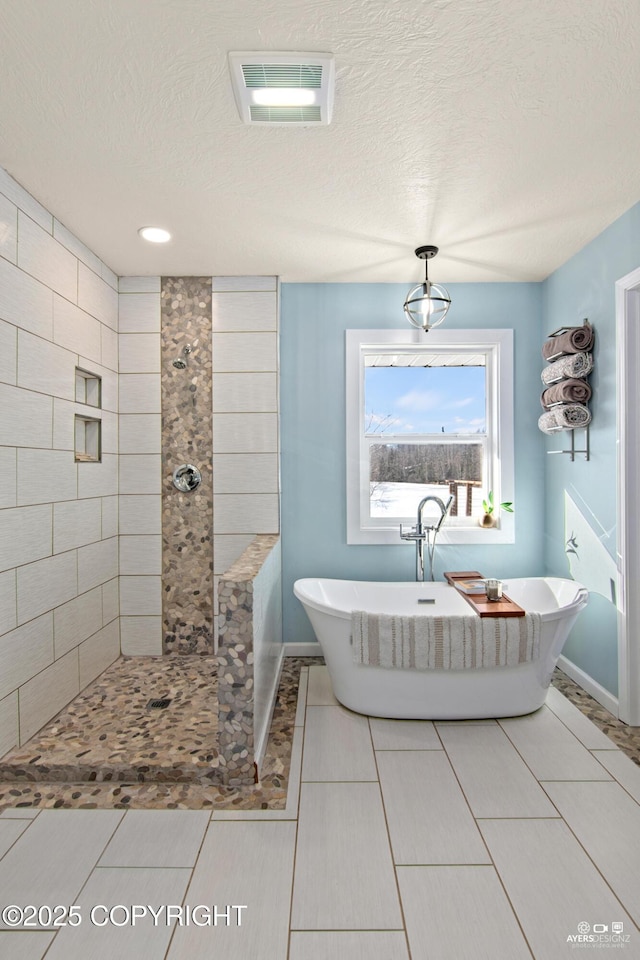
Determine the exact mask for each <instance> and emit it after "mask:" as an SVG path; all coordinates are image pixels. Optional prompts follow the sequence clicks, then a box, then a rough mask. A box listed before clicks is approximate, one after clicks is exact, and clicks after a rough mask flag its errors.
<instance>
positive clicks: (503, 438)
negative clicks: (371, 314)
mask: <svg viewBox="0 0 640 960" xmlns="http://www.w3.org/2000/svg"><path fill="white" fill-rule="evenodd" d="M393 346H395V347H398V348H401V347H402V348H407V347H408V348H410V349H411V351H412V352H418V351H419V350H420V348H423V349H428V350H429V351H432V350H433V348H434V347H436V348H438V350H439V351H440V352H446V351H447V350H448V351H451V352H460V350H465V351H466V350H469V351H470V352H474V353H484V354H485V356H486V395H487V413H488V423H487V433H488V434H489V436H490V437H491V438H492V440H491V445H492V446H493V449H492V450H490V451H489V456H488V480H489V484H490V487H491V489H492V490H493V494H494V499H495V502H496V503H501V502H503V501H505V500H506V501H514V500H515V495H514V462H513V399H514V398H513V330H486V329H485V330H431V331H430V332H429V333H428V334H424V333H423V332H422V331H420V330H415V331H414V330H347V331H346V404H347V423H346V428H347V429H346V434H347V543H349V544H362V543H370V544H391V545H394V546H397V545H398V544H399V543H401V542H402V541H401V540H400V534H399V530H400V521H399V520H398V521H397V522H395V521H394V522H393V523H392V524H390V522H389V521H388V520H384V519H381V520H378V519H377V518H371V517H369V498H370V486H369V442H370V441H369V438H367V437H366V436H365V432H364V420H365V409H364V404H365V397H364V376H365V355H366V354H371V353H384V352H390V351H389V348H390V347H393ZM385 438H386V437H385V434H381V435H380V438H379V440H378V442H384V441H385ZM414 439H419V438H413V437H411V436H409V435H407V437H406V441H407V442H411V441H412V440H414ZM485 493H486V491H485ZM417 506H418V504H417V503H416V509H417ZM407 519H408V520H411V521H413V522H414V523H415V517H411V518H407ZM466 519H467V523H466V524H464V523H463V522H461V521H462V518H458V520H456V522H455V524H454V523H449V522H447V521H445V523H444V524H443V526H442V528H441V530H440V532H439V534H438V542H439V543H440V544H478V543H482V544H486V545H490V544H491V545H492V544H496V543H514V542H515V523H514V516H513V514H510V513H505V512H504V511H500V512H499V516H498V518H497V520H498V522H497V524H496V526H495V527H490V528H488V529H487V528H484V527H480V526H479V525H478V518H477V517H468V518H466ZM402 522H403V523H404V522H405V521H404V520H403V521H402Z"/></svg>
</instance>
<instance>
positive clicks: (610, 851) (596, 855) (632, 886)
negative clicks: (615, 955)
mask: <svg viewBox="0 0 640 960" xmlns="http://www.w3.org/2000/svg"><path fill="white" fill-rule="evenodd" d="M545 789H546V791H547V793H548V794H549V796H550V797H551V799H552V800H553V802H554V803H555V805H556V807H557V808H558V810H559V811H560V813H561V814H562V817H563V818H564V820H565V821H566V823H568V825H569V827H570V828H571V830H573V832H574V833H575V835H576V837H577V838H578V840H579V841H580V843H581V844H582V846H583V847H584V848H585V850H586V851H587V853H588V854H589V856H590V857H591V859H592V860H593V862H594V863H595V865H596V866H597V867H598V869H599V870H600V872H601V873H602V875H603V877H604V878H605V880H607V882H608V883H609V884H610V886H611V888H612V889H613V892H614V893H615V894H616V896H617V897H619V898H620V900H621V901H622V903H623V905H624V906H625V908H626V909H627V910H628V911H629V913H630V914H631V916H632V917H633V919H634V920H635V921H636V923H640V869H639V864H640V806H639V805H638V804H637V803H636V802H635V800H632V798H631V797H630V796H629V794H628V793H626V792H625V791H624V790H623V789H622V787H621V786H620V785H619V784H617V783H547V784H545ZM603 811H606V816H603Z"/></svg>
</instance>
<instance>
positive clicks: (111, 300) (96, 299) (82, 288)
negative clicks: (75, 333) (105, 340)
mask: <svg viewBox="0 0 640 960" xmlns="http://www.w3.org/2000/svg"><path fill="white" fill-rule="evenodd" d="M78 306H79V307H82V309H83V310H86V311H87V313H90V314H91V316H92V317H95V318H96V319H97V320H101V321H102V323H106V325H107V326H108V327H111V329H112V330H117V329H118V294H117V292H116V291H115V290H114V289H113V287H112V286H111V285H110V284H109V283H107V282H106V281H105V280H103V279H102V277H99V276H97V274H95V273H94V272H93V270H90V269H89V268H88V267H86V266H85V265H84V263H79V264H78Z"/></svg>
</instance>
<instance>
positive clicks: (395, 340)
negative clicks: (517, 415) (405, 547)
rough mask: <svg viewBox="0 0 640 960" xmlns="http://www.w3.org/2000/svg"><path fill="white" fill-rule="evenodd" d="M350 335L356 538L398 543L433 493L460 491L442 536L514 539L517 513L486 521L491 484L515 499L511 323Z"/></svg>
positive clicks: (350, 524)
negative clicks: (485, 525) (489, 524)
mask: <svg viewBox="0 0 640 960" xmlns="http://www.w3.org/2000/svg"><path fill="white" fill-rule="evenodd" d="M346 337H347V369H346V373H347V542H348V543H395V544H397V543H399V542H400V541H399V526H400V523H404V524H408V523H415V520H416V510H417V506H418V503H419V502H420V500H421V499H422V498H423V497H425V496H427V495H428V494H433V495H435V496H438V497H440V498H441V499H442V500H445V501H446V499H447V497H448V496H449V495H450V494H453V496H454V498H455V499H454V503H453V508H452V511H451V515H450V517H449V518H448V519H447V521H446V524H445V526H443V527H442V529H441V531H440V542H441V543H478V542H480V543H500V542H502V543H505V542H513V539H514V536H513V518H512V517H511V516H510V515H507V514H504V513H503V514H502V515H501V516H500V518H499V523H498V525H497V526H496V527H494V528H491V529H490V530H486V529H480V528H479V526H478V518H479V516H480V514H481V513H482V500H483V498H485V497H486V496H487V494H488V492H489V490H492V491H493V495H494V500H495V502H497V503H500V502H501V501H502V500H511V499H513V334H512V331H511V330H450V331H447V332H445V331H431V332H430V333H429V334H426V335H425V334H423V333H422V332H421V331H415V332H414V331H406V332H405V331H398V330H348V331H347V333H346ZM436 513H437V508H435V505H434V519H435V518H436ZM428 517H429V514H428V513H427V512H425V518H426V519H427V520H428Z"/></svg>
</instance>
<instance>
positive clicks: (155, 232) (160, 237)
mask: <svg viewBox="0 0 640 960" xmlns="http://www.w3.org/2000/svg"><path fill="white" fill-rule="evenodd" d="M138 233H139V234H140V236H141V237H142V239H143V240H148V241H149V242H150V243H166V242H167V240H171V234H170V233H169V231H168V230H163V228H162V227H140V229H139V230H138Z"/></svg>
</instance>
